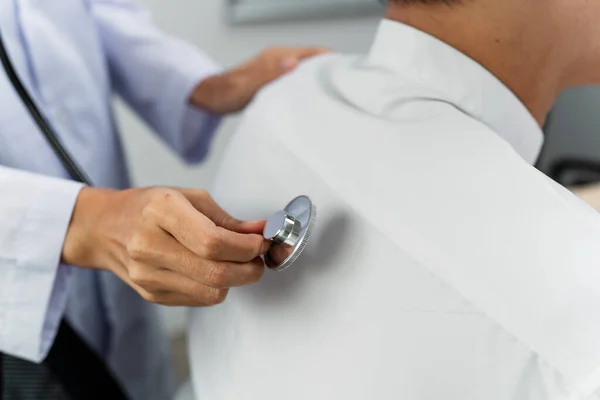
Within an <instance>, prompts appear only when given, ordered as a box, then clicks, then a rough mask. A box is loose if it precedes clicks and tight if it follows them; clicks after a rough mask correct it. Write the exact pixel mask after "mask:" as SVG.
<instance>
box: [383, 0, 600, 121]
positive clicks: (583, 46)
mask: <svg viewBox="0 0 600 400" xmlns="http://www.w3.org/2000/svg"><path fill="white" fill-rule="evenodd" d="M387 17H388V18H389V19H392V20H396V21H400V22H403V23H406V24H408V25H412V26H414V27H416V28H418V29H421V30H423V31H425V32H428V33H430V34H432V35H433V36H436V37H438V38H439V39H441V40H443V41H445V42H447V43H449V44H450V45H452V46H454V47H456V48H457V49H459V50H461V51H462V52H464V53H465V54H467V55H469V56H470V57H471V58H473V59H475V60H476V61H478V62H479V63H480V64H482V65H483V66H485V67H486V68H487V69H489V70H490V71H491V72H492V73H494V74H495V75H496V76H497V77H499V78H500V79H501V80H502V81H503V82H504V83H505V84H506V85H507V86H508V87H509V88H510V89H512V91H513V92H514V93H515V94H516V95H517V96H518V97H519V98H520V99H521V101H522V102H523V103H524V104H525V106H526V107H527V108H528V109H529V110H530V112H531V113H532V115H533V116H534V117H535V118H536V120H537V121H538V122H539V123H540V125H541V124H543V122H544V120H545V118H546V115H547V113H548V111H549V110H550V108H551V107H552V105H553V104H554V103H555V101H556V98H557V97H558V95H559V93H560V92H562V91H563V90H565V89H567V88H569V87H574V86H580V85H593V84H598V83H600V24H599V23H598V21H599V20H600V2H597V1H593V0H461V1H458V2H457V3H456V4H453V5H450V6H448V5H444V4H439V5H426V4H405V3H403V2H401V1H391V2H390V3H389V5H388V10H387Z"/></svg>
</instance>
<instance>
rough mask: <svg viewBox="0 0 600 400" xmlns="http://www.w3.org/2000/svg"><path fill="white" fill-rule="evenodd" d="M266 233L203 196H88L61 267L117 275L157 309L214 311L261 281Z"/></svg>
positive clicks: (156, 191)
mask: <svg viewBox="0 0 600 400" xmlns="http://www.w3.org/2000/svg"><path fill="white" fill-rule="evenodd" d="M263 227H264V221H258V222H242V221H239V220H237V219H235V218H233V217H231V216H230V215H229V214H227V213H226V212H225V211H223V209H221V208H220V207H219V206H218V205H217V204H216V203H215V202H214V200H213V199H212V197H211V196H210V195H209V194H208V193H207V192H205V191H203V190H193V189H173V188H146V189H131V190H125V191H114V190H105V189H96V188H85V189H83V190H82V191H81V193H80V195H79V197H78V199H77V203H76V205H75V209H74V212H73V217H72V220H71V223H70V226H69V229H68V232H67V235H66V238H65V243H64V248H63V261H64V262H66V263H68V264H71V265H77V266H80V267H84V268H97V269H104V270H108V271H111V272H113V273H114V274H116V275H117V276H119V278H121V279H122V280H123V281H125V282H126V283H127V284H129V285H130V286H131V287H132V288H134V289H135V290H136V291H137V292H138V293H139V294H140V295H141V296H142V297H144V298H145V299H146V300H148V301H151V302H155V303H160V304H164V305H172V306H210V305H215V304H219V303H221V302H223V301H224V300H225V298H226V296H227V291H228V289H229V288H232V287H237V286H244V285H248V284H252V283H255V282H257V281H258V280H260V278H261V277H262V274H263V272H264V264H263V261H262V259H261V258H260V256H261V255H262V254H264V253H265V252H266V251H267V249H268V246H269V243H268V242H267V241H265V240H264V238H263V237H262V235H261V234H260V233H261V232H262V229H263Z"/></svg>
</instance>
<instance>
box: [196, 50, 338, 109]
mask: <svg viewBox="0 0 600 400" xmlns="http://www.w3.org/2000/svg"><path fill="white" fill-rule="evenodd" d="M327 52H329V50H327V49H324V48H321V47H271V48H268V49H267V50H265V51H263V52H262V53H260V54H259V55H258V56H256V57H255V58H253V59H251V60H249V61H248V62H246V63H244V64H242V65H241V66H239V67H237V68H234V69H232V70H230V71H228V72H225V73H224V74H221V75H215V76H212V77H210V78H207V79H205V80H204V81H202V82H201V83H200V84H199V85H198V86H197V87H196V89H195V90H194V92H193V93H192V96H191V99H190V101H191V103H192V104H194V105H196V106H197V107H199V108H201V109H204V110H208V111H211V112H214V113H216V114H229V113H234V112H238V111H241V110H243V109H244V108H245V107H246V106H247V105H248V104H249V103H250V102H251V101H252V99H253V98H254V96H256V94H257V93H258V91H259V90H260V89H261V88H262V87H263V86H265V85H267V84H269V83H271V82H273V81H274V80H276V79H277V78H280V77H281V76H283V75H285V74H286V73H288V72H290V71H292V70H294V69H295V68H296V67H297V66H298V64H300V62H301V61H302V60H305V59H307V58H310V57H313V56H316V55H319V54H324V53H327Z"/></svg>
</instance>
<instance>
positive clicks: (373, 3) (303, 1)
mask: <svg viewBox="0 0 600 400" xmlns="http://www.w3.org/2000/svg"><path fill="white" fill-rule="evenodd" d="M228 1H229V4H228V17H229V20H230V21H231V22H233V23H255V22H266V21H277V20H288V19H303V18H314V17H325V16H336V15H344V16H346V15H356V14H374V13H380V14H382V13H383V11H384V7H383V6H382V5H381V3H380V2H379V1H378V0H228Z"/></svg>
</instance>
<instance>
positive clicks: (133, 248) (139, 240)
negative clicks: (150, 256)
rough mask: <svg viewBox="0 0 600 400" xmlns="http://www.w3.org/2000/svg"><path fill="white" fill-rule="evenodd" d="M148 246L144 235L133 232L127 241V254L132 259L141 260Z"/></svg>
mask: <svg viewBox="0 0 600 400" xmlns="http://www.w3.org/2000/svg"><path fill="white" fill-rule="evenodd" d="M149 248H150V245H149V241H148V239H147V238H146V237H145V235H143V234H141V233H135V234H133V236H132V237H131V239H130V240H129V242H128V243H127V247H126V251H127V255H128V256H129V258H130V259H132V260H142V259H143V258H144V257H145V256H146V255H147V253H148V250H149Z"/></svg>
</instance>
